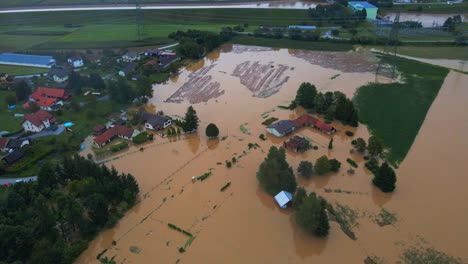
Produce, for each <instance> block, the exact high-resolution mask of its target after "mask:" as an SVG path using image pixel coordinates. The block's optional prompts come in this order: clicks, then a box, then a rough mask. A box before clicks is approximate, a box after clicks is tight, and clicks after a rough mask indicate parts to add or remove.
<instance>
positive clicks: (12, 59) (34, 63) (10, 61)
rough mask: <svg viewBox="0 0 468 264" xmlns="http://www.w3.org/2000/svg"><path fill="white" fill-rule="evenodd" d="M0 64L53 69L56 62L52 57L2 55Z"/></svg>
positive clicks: (16, 54)
mask: <svg viewBox="0 0 468 264" xmlns="http://www.w3.org/2000/svg"><path fill="white" fill-rule="evenodd" d="M0 64H4V65H16V66H29V67H38V68H52V67H53V66H55V60H54V58H53V57H52V56H39V55H29V54H18V53H2V54H0Z"/></svg>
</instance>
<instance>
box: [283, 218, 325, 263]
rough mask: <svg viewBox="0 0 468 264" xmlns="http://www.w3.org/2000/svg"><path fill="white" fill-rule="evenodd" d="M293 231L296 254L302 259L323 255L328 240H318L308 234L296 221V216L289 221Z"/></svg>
mask: <svg viewBox="0 0 468 264" xmlns="http://www.w3.org/2000/svg"><path fill="white" fill-rule="evenodd" d="M289 223H290V224H291V229H292V230H293V240H294V252H295V253H296V255H298V256H299V257H300V258H301V259H305V258H307V257H310V256H318V255H320V254H322V252H323V250H324V249H325V247H326V246H327V242H328V238H318V237H316V236H314V235H311V234H308V233H306V232H305V231H304V230H302V229H301V228H300V227H299V226H298V225H297V224H296V222H295V221H294V216H292V215H291V217H290V219H289Z"/></svg>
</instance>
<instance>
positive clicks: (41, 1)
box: [0, 0, 249, 7]
mask: <svg viewBox="0 0 468 264" xmlns="http://www.w3.org/2000/svg"><path fill="white" fill-rule="evenodd" d="M236 2H242V3H245V2H249V1H248V0H242V1H240V0H239V1H235V0H217V1H216V3H219V4H222V3H236ZM134 3H135V0H2V1H1V2H0V7H12V6H47V5H62V6H63V5H84V4H86V5H93V4H95V5H106V4H107V5H114V4H134ZM140 3H142V4H185V3H191V4H197V3H198V4H200V3H210V4H212V3H213V1H210V0H196V1H193V0H175V1H170V2H168V1H167V0H140Z"/></svg>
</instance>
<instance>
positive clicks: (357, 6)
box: [348, 1, 378, 20]
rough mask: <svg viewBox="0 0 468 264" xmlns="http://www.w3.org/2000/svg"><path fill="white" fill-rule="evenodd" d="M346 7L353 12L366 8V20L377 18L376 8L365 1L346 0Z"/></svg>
mask: <svg viewBox="0 0 468 264" xmlns="http://www.w3.org/2000/svg"><path fill="white" fill-rule="evenodd" d="M348 7H349V8H351V9H352V10H353V11H354V12H356V11H362V10H363V9H365V10H366V14H367V16H366V19H367V20H376V19H377V10H378V8H377V7H376V6H374V5H372V4H371V3H369V2H367V1H351V2H348Z"/></svg>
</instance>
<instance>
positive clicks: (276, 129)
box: [267, 120, 296, 137]
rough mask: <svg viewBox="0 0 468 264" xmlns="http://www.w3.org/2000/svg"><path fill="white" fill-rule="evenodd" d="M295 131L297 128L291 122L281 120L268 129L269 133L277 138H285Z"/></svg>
mask: <svg viewBox="0 0 468 264" xmlns="http://www.w3.org/2000/svg"><path fill="white" fill-rule="evenodd" d="M294 130H296V126H295V124H294V122H293V121H291V120H280V121H278V122H276V123H273V124H271V125H269V126H268V127H267V132H268V133H270V134H272V135H274V136H276V137H284V136H286V135H289V134H291V133H292V132H294Z"/></svg>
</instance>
